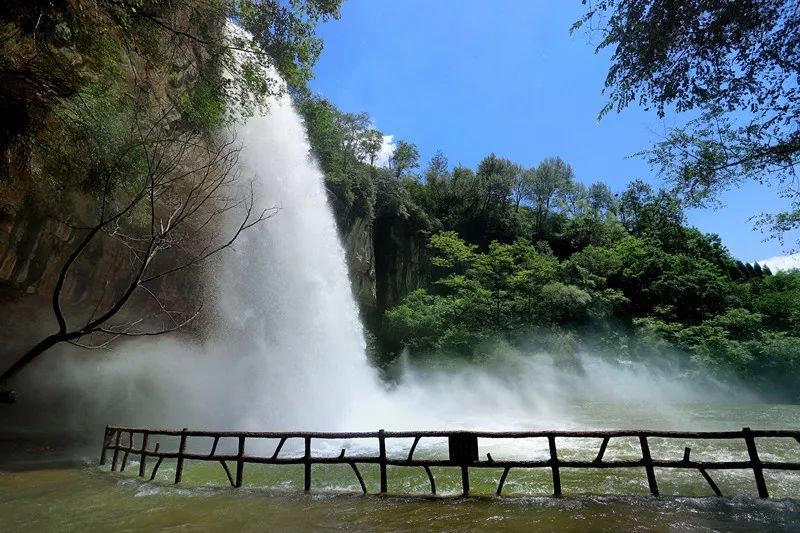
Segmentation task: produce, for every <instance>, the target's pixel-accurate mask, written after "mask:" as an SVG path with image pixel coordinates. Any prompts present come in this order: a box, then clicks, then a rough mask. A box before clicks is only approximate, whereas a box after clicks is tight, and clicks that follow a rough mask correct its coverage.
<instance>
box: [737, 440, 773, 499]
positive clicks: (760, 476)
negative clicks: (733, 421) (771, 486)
mask: <svg viewBox="0 0 800 533" xmlns="http://www.w3.org/2000/svg"><path fill="white" fill-rule="evenodd" d="M742 433H744V442H745V444H747V453H748V455H750V465H751V466H752V467H753V476H755V478H756V487H758V496H759V497H760V498H769V492H768V491H767V483H766V481H765V480H764V469H763V468H762V467H761V459H760V458H759V457H758V450H757V449H756V441H755V439H754V438H753V432H752V430H751V429H750V428H742Z"/></svg>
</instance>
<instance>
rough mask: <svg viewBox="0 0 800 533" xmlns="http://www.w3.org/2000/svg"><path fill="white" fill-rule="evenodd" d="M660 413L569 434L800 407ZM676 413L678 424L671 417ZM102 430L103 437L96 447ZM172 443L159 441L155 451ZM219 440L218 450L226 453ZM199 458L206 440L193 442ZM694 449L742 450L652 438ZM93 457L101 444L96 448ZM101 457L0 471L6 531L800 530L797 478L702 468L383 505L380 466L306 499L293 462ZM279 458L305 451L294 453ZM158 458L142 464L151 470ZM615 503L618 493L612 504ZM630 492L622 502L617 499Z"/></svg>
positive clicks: (409, 477) (420, 489)
mask: <svg viewBox="0 0 800 533" xmlns="http://www.w3.org/2000/svg"><path fill="white" fill-rule="evenodd" d="M657 413H658V414H656V413H655V412H654V411H652V410H649V409H647V408H645V407H643V406H627V407H624V408H623V407H621V406H615V407H614V408H613V409H610V408H609V406H607V405H601V404H584V405H581V406H574V408H573V409H572V412H571V414H572V417H571V424H570V425H571V427H596V428H604V427H634V426H636V427H646V428H652V429H677V428H680V429H686V430H693V429H706V430H727V429H741V427H744V426H749V427H752V428H754V429H756V428H757V429H778V428H781V429H796V428H797V427H798V425H799V424H798V421H799V420H800V406H775V405H744V406H742V405H736V406H733V405H729V406H720V405H716V406H709V405H694V406H679V407H678V406H676V407H674V408H672V409H671V410H670V409H662V410H659V411H658V412H657ZM675 413H680V414H681V416H680V417H673V414H675ZM99 437H100V435H99V434H98V438H99ZM173 444H174V443H172V442H168V441H166V440H165V441H164V442H163V443H162V449H168V448H169V447H170V446H172V445H173ZM479 444H480V450H481V453H482V454H484V453H485V452H487V451H488V452H490V453H492V456H493V457H494V458H495V459H498V458H504V457H512V456H513V457H520V456H524V457H528V458H539V457H543V456H544V455H545V454H546V453H547V445H546V442H538V441H531V442H528V443H521V442H489V441H487V440H485V439H481V440H480V442H479ZM224 445H225V444H224V443H221V446H224ZM274 445H275V443H274V442H264V443H262V445H261V447H260V448H259V447H258V446H259V444H258V443H255V444H253V445H251V444H249V441H248V446H253V448H252V449H251V448H248V452H247V453H248V454H253V453H257V452H258V453H263V454H265V455H266V454H270V453H271V450H272V449H273V448H274ZM194 446H195V447H196V449H198V450H200V449H203V447H204V446H207V443H203V442H197V443H194ZM388 446H389V454H390V455H395V456H398V457H402V456H405V455H406V454H407V453H408V447H409V446H410V441H405V440H399V439H398V440H397V441H396V442H389V443H388ZM558 446H559V457H562V458H581V459H583V458H593V457H594V456H595V455H596V454H597V449H598V446H599V441H598V440H594V439H559V442H558ZM685 446H691V447H692V457H693V458H698V459H699V458H709V459H711V458H716V459H725V460H737V459H739V458H742V459H744V457H745V456H746V450H745V448H744V444H743V443H740V442H737V441H719V442H715V443H713V444H708V443H700V442H689V441H687V442H678V441H667V440H663V439H652V443H651V447H652V452H653V456H654V457H655V458H676V459H679V458H680V457H681V456H682V453H683V449H684V447H685ZM341 447H346V448H347V449H348V453H353V454H355V453H361V454H373V453H374V447H373V444H372V443H369V442H360V441H353V442H347V443H333V445H331V446H327V447H326V446H323V445H322V444H320V445H319V446H315V447H314V450H313V452H314V455H315V456H316V455H338V452H339V450H340V448H341ZM94 448H97V447H94ZM758 448H759V453H760V455H761V457H762V459H764V460H770V461H772V460H775V461H779V460H783V461H798V460H800V444H798V443H797V442H796V441H794V440H790V439H773V440H767V439H759V441H758ZM98 451H99V450H97V449H86V450H82V451H80V452H77V453H75V452H73V456H74V457H76V458H79V459H78V460H77V462H74V463H73V464H72V465H69V466H66V467H61V468H50V467H46V466H44V465H43V464H42V465H40V466H38V467H37V466H36V465H35V464H33V465H30V464H29V465H28V466H29V467H31V466H32V467H33V468H28V469H25V470H20V469H19V465H17V466H15V467H13V468H12V467H11V466H10V465H9V466H7V467H6V468H3V467H2V465H0V531H109V530H115V531H264V530H319V529H344V530H372V531H405V530H459V531H461V530H472V531H479V530H485V529H496V530H506V531H517V530H531V529H540V530H558V531H586V530H592V531H602V530H608V531H611V530H614V531H619V530H625V531H651V530H654V531H686V530H695V531H717V530H719V531H730V530H741V531H751V530H765V531H766V530H769V531H797V530H800V499H798V497H799V496H800V472H794V473H777V472H767V473H766V477H767V484H768V487H769V490H770V495H771V496H772V498H771V499H769V500H760V499H758V498H756V497H755V494H756V489H755V484H754V481H753V477H752V472H750V471H727V472H712V476H713V477H714V479H715V481H716V482H717V484H718V485H719V487H720V489H721V490H722V492H723V494H724V495H725V497H724V498H716V497H713V496H711V495H712V492H711V489H710V488H709V487H708V485H707V484H706V483H705V481H704V480H703V478H702V477H701V475H700V474H699V473H698V472H693V471H672V470H659V469H657V470H656V476H657V479H658V482H659V488H660V490H661V494H662V496H661V497H659V498H654V497H651V496H649V495H648V487H647V481H646V477H645V473H644V471H643V469H638V468H631V469H625V470H614V471H612V470H603V471H601V470H581V471H575V470H573V471H570V470H569V469H564V470H562V486H563V492H564V495H565V496H564V497H563V498H560V499H555V498H552V497H550V496H549V494H550V493H551V491H552V481H551V478H550V471H549V470H547V469H539V470H522V469H514V470H512V471H511V474H510V475H509V478H508V480H507V482H506V485H505V489H504V491H503V494H504V495H503V497H500V498H498V497H495V496H494V491H495V489H496V487H497V482H498V480H499V478H500V475H501V471H500V470H499V469H497V470H494V469H471V470H470V478H471V488H472V495H471V496H470V497H468V498H462V497H460V496H459V492H460V473H459V472H458V470H456V469H447V468H433V469H432V470H433V473H434V475H435V477H436V484H437V492H438V495H437V497H431V496H430V485H429V482H428V478H427V476H426V475H425V473H424V471H423V470H422V469H421V468H391V467H390V468H389V472H388V480H389V491H390V494H389V495H388V496H377V495H374V493H375V492H377V491H378V472H377V467H372V466H362V467H361V469H362V473H363V474H364V478H365V480H366V484H367V488H368V490H369V492H370V494H369V495H366V496H364V495H361V494H360V487H359V485H358V482H357V480H356V478H355V475H354V474H353V472H352V470H351V469H350V468H349V467H348V466H345V465H334V466H315V467H314V469H313V484H312V491H311V492H310V493H304V492H303V491H302V484H303V472H302V467H301V466H268V465H246V467H245V472H244V480H245V486H244V487H243V488H241V489H233V488H230V487H228V486H227V480H226V476H225V473H224V471H223V470H222V468H221V466H220V465H219V464H212V463H203V462H193V461H187V463H186V467H185V471H184V479H183V482H182V483H181V484H180V485H177V486H176V485H174V484H173V483H172V481H173V477H174V472H175V470H174V466H175V465H174V462H167V461H165V462H164V464H163V465H162V468H161V469H160V470H159V473H158V476H157V478H156V480H154V481H152V482H149V481H143V480H141V479H140V478H138V477H137V476H136V472H137V471H138V463H137V462H136V461H135V460H134V458H133V457H131V459H130V460H129V461H128V464H127V468H126V471H125V472H121V473H120V472H114V473H112V472H109V471H108V468H107V467H105V468H102V469H101V468H99V467H98V466H96V457H94V454H96V453H97V452H98ZM284 453H285V454H286V455H285V456H289V455H296V454H298V453H299V451H298V450H297V449H296V448H295V449H292V447H291V445H288V446H287V448H285V452H284ZM639 453H640V451H639V449H638V446H637V443H636V442H634V441H632V440H631V439H616V442H615V440H614V439H612V441H611V444H610V445H609V449H608V452H607V454H606V458H607V459H612V458H638V457H639V455H638V454H639ZM417 454H418V455H420V456H422V455H425V456H428V457H439V456H443V455H444V454H446V449H445V447H444V446H443V445H442V443H440V442H437V441H431V442H427V443H426V442H425V440H423V441H422V442H421V443H420V445H419V447H418V452H417ZM151 468H152V463H149V464H148V469H147V470H148V472H149V471H150V469H151ZM615 494H617V495H616V496H615ZM620 494H624V496H620Z"/></svg>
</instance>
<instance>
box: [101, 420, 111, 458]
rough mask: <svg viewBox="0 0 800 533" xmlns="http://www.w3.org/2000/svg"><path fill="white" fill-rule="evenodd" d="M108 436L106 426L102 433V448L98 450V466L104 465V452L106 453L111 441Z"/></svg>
mask: <svg viewBox="0 0 800 533" xmlns="http://www.w3.org/2000/svg"><path fill="white" fill-rule="evenodd" d="M109 435H110V432H109V431H108V426H106V431H105V433H103V448H102V449H101V450H100V466H102V465H104V464H106V452H107V451H108V443H109V441H110V440H111V439H110V438H109Z"/></svg>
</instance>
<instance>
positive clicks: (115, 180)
mask: <svg viewBox="0 0 800 533" xmlns="http://www.w3.org/2000/svg"><path fill="white" fill-rule="evenodd" d="M145 114H149V115H151V116H149V117H146V116H144V115H145ZM174 117H175V109H174V107H171V106H167V107H166V109H163V110H162V111H160V112H159V114H158V116H152V113H144V112H143V113H142V114H141V116H136V117H134V120H133V121H132V124H133V126H132V128H131V130H132V131H131V132H130V133H131V135H130V141H129V142H128V143H127V144H126V145H125V146H124V147H123V148H122V149H121V150H119V151H118V153H117V155H116V157H115V158H114V160H113V161H112V164H110V165H104V170H103V172H102V175H101V176H99V179H97V180H96V181H97V188H98V195H97V197H98V205H97V213H96V218H95V220H94V221H93V222H92V223H91V224H89V225H86V226H84V227H81V228H79V229H80V231H81V232H83V235H82V238H80V240H79V241H78V242H77V244H76V245H75V247H74V249H72V251H71V253H70V254H69V256H68V257H67V258H66V259H65V261H64V263H63V265H62V266H61V269H60V273H59V275H58V279H57V282H56V284H55V288H54V289H53V292H52V298H51V299H52V313H53V315H54V317H55V319H56V321H57V323H58V329H57V330H56V331H55V332H53V333H52V334H50V335H47V336H46V337H44V338H43V339H41V340H40V341H39V342H38V343H36V344H35V345H34V346H33V347H31V348H30V349H29V350H28V351H26V352H25V353H23V354H22V355H21V356H20V357H18V358H17V359H16V361H15V362H14V363H13V364H12V365H11V366H10V367H9V368H8V369H7V370H6V371H5V372H3V373H2V375H0V401H5V402H13V401H14V397H15V395H14V393H13V392H12V391H11V390H10V388H9V387H8V382H9V381H10V380H11V379H12V378H14V377H15V376H16V375H17V374H18V373H19V372H20V371H21V370H23V369H24V368H25V367H26V366H27V365H29V364H30V363H31V362H32V361H34V360H35V359H37V358H38V357H39V356H40V355H42V354H43V353H45V352H46V351H47V350H49V349H50V348H52V347H53V346H56V345H58V344H61V343H69V344H73V345H76V346H80V347H84V348H102V347H105V346H108V344H109V343H111V342H112V341H114V340H115V339H118V338H119V337H133V336H150V335H162V334H165V333H169V332H172V331H176V330H178V329H181V328H182V327H184V326H186V325H188V324H189V323H191V322H192V321H193V320H194V319H195V318H196V317H197V316H198V315H199V314H200V311H201V308H202V303H199V304H198V305H197V306H196V307H195V308H192V309H180V310H174V309H170V306H169V305H168V304H167V302H166V301H165V298H164V296H163V294H162V293H161V291H162V287H163V286H164V285H165V284H166V283H165V281H166V278H169V277H175V276H180V275H183V274H185V273H186V272H187V271H188V270H190V269H193V268H195V267H197V266H199V265H201V264H202V263H204V262H205V261H206V260H208V259H209V258H211V257H212V256H214V255H215V254H218V253H219V252H221V251H222V250H225V249H226V248H229V247H231V245H233V243H234V242H235V241H236V239H237V238H238V237H239V236H240V235H241V234H242V232H243V231H245V230H248V229H250V228H252V227H253V226H255V225H257V224H259V223H260V222H262V221H264V220H265V219H267V218H269V217H270V216H272V215H273V214H274V213H275V209H276V208H270V209H257V208H256V207H255V203H256V200H255V198H254V192H253V187H252V183H251V184H250V187H249V190H247V188H246V187H245V188H244V189H245V190H244V192H242V190H243V187H242V183H241V176H240V175H239V167H238V165H237V160H238V156H239V152H240V149H239V146H238V143H237V141H236V139H235V137H234V136H232V135H230V136H226V137H225V138H223V139H216V140H215V139H209V138H208V135H207V134H202V133H195V132H187V131H182V130H181V128H178V127H174V126H173V125H171V124H170V120H172V118H174ZM134 156H135V157H137V158H138V159H137V161H138V165H139V167H138V168H140V170H139V172H138V173H131V172H129V167H130V164H129V159H130V158H132V157H134ZM125 169H128V170H125ZM223 228H228V230H227V233H226V231H225V230H224V229H223ZM102 239H107V241H108V242H110V243H112V244H113V245H114V246H118V247H120V249H121V250H124V253H125V254H126V256H127V258H128V260H129V268H127V269H123V271H119V272H113V273H105V272H104V273H99V274H98V277H100V276H107V277H111V278H112V280H113V283H112V285H113V286H114V287H115V288H116V290H115V291H114V294H113V295H110V296H109V295H108V294H106V293H105V291H104V293H103V294H102V295H101V296H100V297H99V298H98V299H97V302H96V305H95V306H94V310H93V311H92V312H91V314H90V315H89V316H88V318H86V317H83V318H81V317H77V316H68V315H69V313H68V312H65V306H64V305H63V298H64V295H63V293H64V287H65V283H66V282H67V279H68V277H69V276H70V273H71V272H72V271H73V268H74V267H75V265H76V262H78V260H79V259H80V258H81V256H82V255H84V254H85V252H86V251H87V250H88V249H89V248H90V247H91V246H92V245H96V244H97V243H98V242H99V241H100V240H102ZM134 297H137V298H140V297H146V298H148V299H149V300H151V301H152V303H153V304H154V305H152V306H149V307H150V308H152V309H153V311H152V312H149V311H148V312H147V314H145V315H141V314H139V315H136V313H132V312H131V310H130V309H126V306H128V304H130V302H131V300H132V298H134ZM90 307H91V306H90ZM128 307H131V306H128ZM136 312H137V313H139V312H141V309H140V306H138V305H137V306H136ZM131 315H134V317H133V318H131Z"/></svg>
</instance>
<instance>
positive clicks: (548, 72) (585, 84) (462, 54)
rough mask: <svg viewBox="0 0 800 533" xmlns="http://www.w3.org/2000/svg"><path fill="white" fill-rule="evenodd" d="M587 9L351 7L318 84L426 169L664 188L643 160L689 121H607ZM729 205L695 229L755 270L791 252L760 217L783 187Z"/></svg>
mask: <svg viewBox="0 0 800 533" xmlns="http://www.w3.org/2000/svg"><path fill="white" fill-rule="evenodd" d="M581 12H582V6H581V4H580V1H579V0H494V1H491V2H486V1H481V0H348V1H347V2H345V4H344V5H343V6H342V17H341V20H338V21H332V22H329V23H326V24H324V25H323V26H322V27H321V28H320V31H319V34H320V36H321V37H322V38H323V39H324V41H325V49H324V51H323V53H322V56H321V58H320V61H319V63H318V64H317V66H316V68H315V75H316V78H315V79H314V80H313V81H312V83H311V87H312V89H313V90H314V91H315V92H318V93H320V94H322V95H324V96H326V97H328V98H329V99H330V100H331V101H333V102H334V103H335V104H336V105H337V106H338V107H340V108H341V109H343V110H345V111H351V112H357V111H366V112H368V113H369V114H370V116H371V117H372V119H373V122H374V123H375V125H376V126H377V127H378V128H379V129H380V130H382V131H383V132H385V133H386V134H391V135H393V136H394V138H395V139H405V140H408V141H411V142H413V143H415V144H416V145H417V146H418V147H419V150H420V155H421V159H422V161H423V162H425V161H427V160H428V158H430V156H431V155H432V154H433V152H435V151H436V150H437V149H438V150H442V151H443V152H444V153H445V155H446V156H447V157H448V159H449V160H450V163H451V165H455V164H457V163H461V164H464V165H468V166H472V167H474V166H475V165H476V164H477V162H478V161H480V159H482V158H483V157H484V156H486V155H488V154H489V153H491V152H495V153H496V154H498V155H500V156H503V157H508V158H509V159H512V160H514V161H516V162H518V163H521V164H523V165H526V166H534V165H536V164H538V162H539V161H541V160H542V159H543V158H545V157H550V156H556V155H557V156H561V157H562V158H564V159H565V160H566V161H568V162H569V163H570V164H572V166H573V167H574V169H575V174H576V177H577V178H578V179H579V180H581V181H584V182H586V183H591V182H592V181H597V180H601V181H605V182H606V183H608V184H609V185H610V186H611V187H612V189H614V190H615V191H621V190H623V189H624V188H625V185H626V184H627V183H628V182H629V181H631V180H633V179H635V178H641V179H644V180H646V181H648V182H650V183H653V184H655V185H658V184H659V183H660V182H659V177H658V176H655V175H654V174H653V172H652V171H651V169H650V168H649V166H648V165H647V163H646V162H645V161H644V160H642V159H641V158H638V157H633V154H635V153H636V152H638V151H639V150H642V149H644V148H647V147H649V146H650V145H651V144H652V143H653V142H654V141H656V140H658V139H659V138H660V136H662V135H663V134H664V132H665V131H666V130H667V129H668V128H669V127H671V126H672V125H675V124H680V123H681V121H682V117H680V116H668V117H666V118H665V119H663V120H662V119H659V118H658V117H657V116H656V115H655V113H651V112H647V111H645V110H643V109H640V108H637V107H631V108H628V109H627V110H625V111H623V112H622V113H621V114H616V113H612V114H609V115H607V116H606V117H604V118H603V120H601V121H599V122H598V120H597V114H598V112H599V110H600V109H601V108H602V107H603V105H604V104H605V102H606V99H605V98H604V97H603V95H602V94H601V90H602V87H603V81H604V79H605V74H606V71H607V69H608V66H609V57H610V54H608V53H602V54H600V55H597V54H595V53H594V46H593V42H592V39H593V38H592V37H591V36H589V35H587V34H586V33H585V32H579V33H577V34H575V35H573V36H570V34H569V27H570V26H571V24H572V23H573V22H574V21H575V20H576V19H578V18H579V17H580V14H581ZM723 201H724V203H725V207H723V208H721V209H718V210H693V211H691V212H689V222H690V223H691V224H692V225H695V226H697V227H699V228H700V229H701V230H703V231H705V232H713V233H718V234H720V235H721V236H722V239H723V242H724V243H725V244H726V245H727V246H728V248H730V250H731V251H732V252H733V254H734V255H735V256H737V257H739V258H741V259H743V260H746V261H753V260H760V259H763V258H766V257H772V256H778V255H781V254H783V253H784V250H783V249H782V247H781V245H780V243H778V242H777V241H767V242H763V239H764V235H762V234H760V233H759V232H757V231H753V230H752V223H750V222H748V220H747V219H748V218H749V217H750V216H753V215H756V214H758V213H760V212H762V211H774V210H776V209H780V208H781V207H782V206H784V205H785V204H786V202H785V200H781V199H779V198H778V196H777V192H776V191H775V190H772V189H768V188H765V187H764V186H761V185H756V184H750V185H746V186H744V187H743V188H742V189H740V190H738V191H733V192H730V193H728V194H726V195H725V196H724V198H723Z"/></svg>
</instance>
